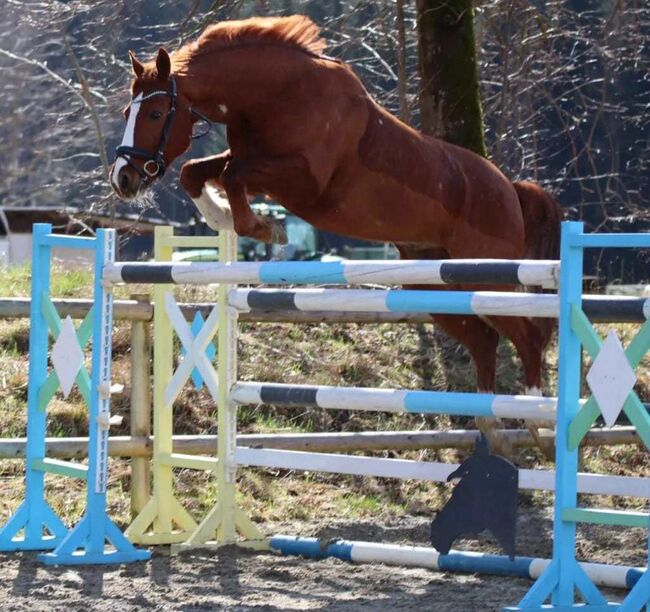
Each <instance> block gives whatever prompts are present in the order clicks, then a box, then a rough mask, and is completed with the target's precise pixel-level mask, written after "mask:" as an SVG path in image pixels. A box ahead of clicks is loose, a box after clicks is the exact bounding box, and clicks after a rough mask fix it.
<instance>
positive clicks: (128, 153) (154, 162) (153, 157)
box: [115, 76, 212, 182]
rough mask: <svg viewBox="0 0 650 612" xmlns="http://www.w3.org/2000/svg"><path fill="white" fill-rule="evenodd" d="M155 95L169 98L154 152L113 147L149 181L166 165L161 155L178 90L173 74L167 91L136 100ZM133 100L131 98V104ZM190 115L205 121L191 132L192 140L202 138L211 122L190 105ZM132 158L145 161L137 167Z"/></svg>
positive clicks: (153, 93) (173, 112)
mask: <svg viewBox="0 0 650 612" xmlns="http://www.w3.org/2000/svg"><path fill="white" fill-rule="evenodd" d="M156 96H167V97H168V98H169V110H168V111H167V117H166V119H165V125H164V126H163V130H162V134H161V135H160V143H159V144H158V149H157V151H156V152H155V153H151V152H150V151H145V150H144V149H139V148H138V147H129V146H125V145H120V146H119V147H117V148H116V149H115V154H116V156H117V157H121V158H122V159H124V160H125V161H126V163H127V164H128V165H129V166H131V168H133V169H134V170H135V171H136V172H137V173H138V174H139V175H140V177H141V178H142V179H143V180H144V181H145V182H149V181H150V180H151V179H153V178H154V177H156V176H162V175H163V174H165V170H166V169H167V166H166V164H165V160H164V157H163V152H164V150H165V146H166V145H167V141H168V140H169V132H170V131H171V127H172V122H173V121H174V115H175V114H176V102H177V98H178V90H177V88H176V79H174V77H173V76H170V77H169V89H168V90H167V91H163V90H157V91H152V92H151V93H148V94H147V95H146V96H143V97H142V98H140V99H139V100H137V102H138V104H142V102H145V101H146V100H150V99H151V98H155V97H156ZM133 102H135V100H133V99H132V100H131V104H133ZM188 110H189V111H190V113H191V114H192V115H196V116H197V117H198V118H199V119H200V120H201V121H204V122H205V125H206V127H205V128H204V129H203V131H202V132H200V133H199V134H192V140H196V139H198V138H203V136H206V135H207V134H208V132H209V131H210V128H211V127H212V122H211V121H210V120H209V119H208V118H207V117H206V116H205V115H204V114H203V113H200V112H199V111H197V110H196V109H195V108H192V107H191V106H190V107H189V108H188ZM132 158H136V159H145V160H146V161H145V163H144V165H143V166H142V169H140V168H138V167H137V166H136V165H135V164H134V163H133V162H132V161H131V159H132Z"/></svg>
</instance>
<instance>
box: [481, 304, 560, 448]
mask: <svg viewBox="0 0 650 612" xmlns="http://www.w3.org/2000/svg"><path fill="white" fill-rule="evenodd" d="M490 324H491V325H493V326H494V327H495V329H496V330H497V331H498V332H499V333H500V334H501V335H502V336H505V337H506V338H509V339H510V341H511V342H512V343H513V344H514V346H515V349H516V350H517V353H518V354H519V357H520V359H521V363H522V366H523V369H524V382H525V387H526V389H525V393H526V394H527V395H539V396H541V395H542V367H543V361H544V351H545V349H546V346H547V345H548V342H549V340H550V338H551V335H552V333H553V322H552V321H551V320H549V319H528V318H523V317H490ZM526 427H527V428H528V431H530V433H531V435H532V436H533V438H534V439H535V442H537V445H538V447H539V448H540V450H541V451H542V452H543V453H544V455H545V456H546V458H547V459H549V460H553V459H554V458H555V445H554V443H553V439H552V437H550V436H547V437H544V438H542V436H541V433H540V429H547V430H550V432H548V431H547V432H546V433H547V434H549V433H552V431H553V429H554V427H555V424H554V423H552V422H550V421H528V422H527V423H526Z"/></svg>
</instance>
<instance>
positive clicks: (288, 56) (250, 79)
mask: <svg viewBox="0 0 650 612" xmlns="http://www.w3.org/2000/svg"><path fill="white" fill-rule="evenodd" d="M261 54H264V56H265V57H264V59H263V60H261V59H260V56H261ZM306 60H307V56H306V55H305V54H304V53H301V52H300V51H297V50H293V49H286V48H283V47H279V46H275V47H274V46H272V45H264V44H261V45H254V44H249V45H246V46H242V47H241V48H233V49H216V50H214V51H212V52H211V53H206V54H205V55H199V56H196V57H195V58H193V59H192V60H190V62H189V64H188V69H187V74H186V76H185V78H184V79H183V81H184V82H183V90H184V93H185V95H186V96H187V97H188V98H189V100H190V101H191V103H192V104H194V105H196V106H197V107H202V108H204V109H205V110H206V112H207V114H208V116H210V109H216V108H217V107H218V106H225V107H227V108H228V109H229V111H230V112H233V113H246V112H247V111H249V110H251V109H252V108H254V107H255V106H259V105H260V104H262V105H264V99H272V98H273V97H274V96H276V95H279V92H281V91H282V90H283V89H284V88H285V87H286V86H287V84H288V83H290V82H291V80H292V79H294V80H295V78H296V76H295V75H296V73H297V72H298V70H299V66H298V64H299V63H300V62H305V61H306Z"/></svg>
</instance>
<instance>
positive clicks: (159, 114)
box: [149, 111, 162, 119]
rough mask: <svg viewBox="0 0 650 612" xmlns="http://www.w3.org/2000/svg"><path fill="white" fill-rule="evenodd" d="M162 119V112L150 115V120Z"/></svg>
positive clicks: (154, 112) (153, 112)
mask: <svg viewBox="0 0 650 612" xmlns="http://www.w3.org/2000/svg"><path fill="white" fill-rule="evenodd" d="M161 117H162V113H161V112H160V111H151V112H150V113H149V119H160V118H161Z"/></svg>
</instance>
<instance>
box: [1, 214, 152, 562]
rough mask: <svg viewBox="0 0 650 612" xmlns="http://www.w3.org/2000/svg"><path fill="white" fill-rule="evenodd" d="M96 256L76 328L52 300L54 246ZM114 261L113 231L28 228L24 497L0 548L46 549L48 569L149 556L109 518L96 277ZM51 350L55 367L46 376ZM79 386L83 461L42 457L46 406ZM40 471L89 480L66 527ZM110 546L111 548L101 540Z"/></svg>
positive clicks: (107, 356)
mask: <svg viewBox="0 0 650 612" xmlns="http://www.w3.org/2000/svg"><path fill="white" fill-rule="evenodd" d="M57 247H58V248H66V249H88V250H91V251H94V252H95V280H94V296H93V297H94V305H93V307H92V309H91V310H90V311H89V312H88V315H87V316H86V318H85V319H84V321H83V322H82V324H81V326H80V327H79V329H78V330H75V328H74V326H73V324H72V319H71V318H70V317H67V318H66V319H65V320H64V321H61V319H60V318H59V315H58V313H57V311H56V309H55V307H54V305H53V304H52V301H51V299H50V276H51V256H52V248H57ZM114 257H115V231H114V230H103V229H99V230H97V235H96V237H95V238H80V237H70V236H60V235H56V234H53V233H52V226H51V225H49V224H36V225H34V230H33V247H32V288H31V312H30V332H29V384H28V390H27V396H28V397H27V449H26V466H25V467H26V490H25V500H24V501H23V503H22V505H21V506H20V507H19V508H18V510H17V511H16V513H15V514H14V515H13V516H12V517H11V519H10V520H9V522H8V523H7V524H6V525H5V526H4V527H3V528H2V529H1V530H0V550H2V551H15V550H48V549H53V550H52V552H49V553H43V554H41V555H39V556H38V558H39V560H40V561H42V562H43V563H46V564H61V565H72V564H100V563H129V562H131V561H138V560H142V559H148V558H149V557H150V553H149V552H148V551H142V550H137V549H136V548H134V547H133V545H132V544H131V543H130V542H129V541H128V540H127V539H126V538H125V537H124V535H123V534H122V532H121V531H120V530H119V529H118V527H117V526H116V525H115V524H114V523H113V522H112V521H111V520H110V519H109V518H108V516H107V514H106V487H107V463H108V429H109V419H110V386H111V341H112V325H113V300H112V296H111V294H110V293H108V292H107V291H106V290H105V289H104V284H103V282H102V278H101V272H102V270H103V268H104V266H105V265H106V264H107V263H108V262H109V261H111V260H114ZM50 333H51V334H52V336H53V338H54V344H53V346H52V350H51V352H50V359H51V362H52V366H53V367H52V369H51V370H50V372H49V373H48V343H49V336H50ZM89 340H92V369H91V373H90V375H89V374H88V372H87V370H86V369H85V366H84V359H85V357H84V353H83V347H84V346H85V345H86V344H87V343H88V341H89ZM75 382H76V384H77V386H78V388H79V391H80V393H81V395H82V397H83V398H84V400H85V402H86V404H87V405H88V427H89V433H88V464H87V465H83V464H78V463H72V462H68V461H59V460H56V459H50V458H48V457H46V456H45V432H46V416H47V415H46V409H47V405H48V403H49V402H50V400H51V399H52V397H53V396H54V394H55V393H56V391H57V389H58V388H59V387H61V389H62V390H63V394H64V397H67V396H68V395H69V393H70V391H71V389H72V386H73V385H74V383H75ZM45 473H50V474H58V475H61V476H66V477H71V478H79V479H82V480H85V481H86V483H87V486H86V490H87V498H86V499H87V501H86V511H85V514H84V516H83V517H82V519H81V521H80V522H79V523H78V524H77V525H76V526H74V527H73V528H71V529H68V527H66V526H65V525H64V523H63V521H62V520H61V519H60V518H59V517H58V516H57V515H56V514H55V513H54V511H53V510H52V508H51V507H50V506H49V504H48V502H47V501H46V499H45V482H44V476H45ZM107 542H109V543H110V546H107V545H106V543H107Z"/></svg>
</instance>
